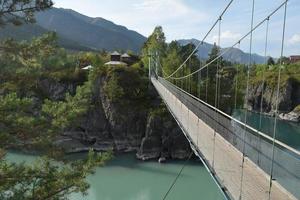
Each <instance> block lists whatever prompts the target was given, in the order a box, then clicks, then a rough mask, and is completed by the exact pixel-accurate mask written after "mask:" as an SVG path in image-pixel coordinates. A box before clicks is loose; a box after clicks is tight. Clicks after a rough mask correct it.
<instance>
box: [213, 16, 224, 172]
mask: <svg viewBox="0 0 300 200" xmlns="http://www.w3.org/2000/svg"><path fill="white" fill-rule="evenodd" d="M221 21H222V19H221V18H220V19H219V30H218V46H217V48H220V42H221ZM218 54H219V51H218ZM219 68H220V58H219V59H218V60H217V71H216V88H215V118H216V120H217V123H218V111H217V106H218V93H219V92H218V89H219V84H218V83H219V81H218V79H219ZM216 132H217V130H216V129H214V138H213V160H212V167H213V168H214V164H215V144H216Z"/></svg>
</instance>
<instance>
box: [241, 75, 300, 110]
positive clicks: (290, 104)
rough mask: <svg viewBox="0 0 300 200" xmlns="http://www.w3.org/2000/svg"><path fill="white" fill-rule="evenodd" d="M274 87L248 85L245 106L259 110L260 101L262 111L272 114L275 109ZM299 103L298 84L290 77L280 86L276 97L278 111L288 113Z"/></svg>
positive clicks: (299, 88) (299, 89)
mask: <svg viewBox="0 0 300 200" xmlns="http://www.w3.org/2000/svg"><path fill="white" fill-rule="evenodd" d="M275 88H276V87H274V86H273V87H272V86H270V85H268V84H267V83H266V84H263V83H261V84H258V85H250V87H249V97H248V101H247V105H246V107H247V108H248V109H249V110H252V111H258V112H259V111H260V107H261V101H262V111H263V112H264V113H266V114H270V115H274V112H275V110H276V102H277V100H276V96H277V92H276V89H275ZM299 104H300V85H299V83H298V82H296V81H294V80H292V79H290V80H287V82H286V83H285V84H284V85H283V86H281V87H280V93H279V98H278V111H279V113H289V112H291V111H292V110H293V109H294V108H295V107H296V106H298V105H299Z"/></svg>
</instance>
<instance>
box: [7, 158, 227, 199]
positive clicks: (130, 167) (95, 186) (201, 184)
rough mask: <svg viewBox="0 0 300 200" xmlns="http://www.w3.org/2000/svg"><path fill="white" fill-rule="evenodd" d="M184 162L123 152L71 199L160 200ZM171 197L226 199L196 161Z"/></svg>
mask: <svg viewBox="0 0 300 200" xmlns="http://www.w3.org/2000/svg"><path fill="white" fill-rule="evenodd" d="M7 158H8V160H10V161H13V162H21V161H26V162H32V161H34V160H35V159H36V157H34V156H28V155H24V154H17V153H9V154H8V156H7ZM182 164H183V162H182V161H174V162H170V163H165V164H159V163H157V162H141V161H138V160H136V159H135V158H134V155H132V154H127V155H120V156H116V157H115V158H114V159H113V160H111V161H110V162H108V163H107V165H106V166H104V167H99V168H97V169H96V173H95V174H93V175H91V176H89V177H88V182H89V183H90V185H91V188H90V189H89V191H88V196H85V197H83V196H81V195H79V194H74V195H72V196H71V199H72V200H160V199H162V197H163V195H164V194H165V192H166V191H167V190H168V187H169V186H170V184H171V182H172V181H173V180H174V178H175V177H176V175H177V173H178V171H179V170H180V168H181V167H182ZM167 199H169V200H195V199H197V200H223V199H225V198H224V197H223V195H222V193H221V191H220V190H219V188H218V187H217V185H216V184H215V182H214V181H213V179H212V177H211V176H210V175H209V173H208V172H207V171H206V169H205V167H204V166H203V165H202V164H201V163H200V162H196V161H190V162H189V163H188V165H187V166H186V168H185V169H184V171H183V173H182V175H181V177H180V178H179V179H178V181H177V183H176V185H175V187H174V188H173V190H172V192H171V193H170V195H169V196H168V198H167Z"/></svg>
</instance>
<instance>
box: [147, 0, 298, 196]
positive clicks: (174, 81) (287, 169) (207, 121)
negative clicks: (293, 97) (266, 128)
mask: <svg viewBox="0 0 300 200" xmlns="http://www.w3.org/2000/svg"><path fill="white" fill-rule="evenodd" d="M232 2H233V0H232V1H230V2H229V3H228V5H227V6H226V7H225V9H224V10H223V12H222V13H221V15H220V16H218V18H217V20H216V22H215V23H214V24H213V26H212V27H211V29H210V30H209V31H208V32H207V34H206V35H205V37H204V38H203V40H202V41H201V42H200V43H199V44H198V45H197V46H196V48H195V49H194V51H193V52H192V53H191V54H190V55H189V56H188V57H187V58H186V60H185V61H184V62H183V63H182V65H180V66H178V68H177V69H176V70H174V71H173V72H172V73H171V74H167V73H166V72H165V71H164V67H163V66H162V65H161V64H160V62H159V57H158V54H157V53H153V54H151V55H150V56H149V77H150V80H151V82H152V84H153V85H154V87H155V88H156V90H157V92H158V93H159V95H160V96H161V98H162V99H163V101H164V102H165V104H166V106H167V107H168V109H169V111H170V113H171V114H172V115H173V117H174V119H175V120H176V121H177V123H178V125H179V126H180V128H181V129H182V131H183V133H184V134H185V136H186V138H187V139H188V141H189V142H190V144H191V147H192V149H193V151H194V153H195V154H196V155H197V156H198V157H199V158H200V159H201V160H202V162H203V163H204V165H205V166H206V168H207V169H208V171H209V172H210V173H211V175H212V177H213V178H214V180H215V181H216V183H217V184H218V186H219V187H220V189H221V190H222V191H223V193H224V195H225V197H226V198H227V199H235V200H238V199H239V200H242V199H245V200H246V199H247V200H265V199H268V200H269V199H274V200H277V199H278V200H288V199H300V152H299V151H298V150H296V149H294V148H292V147H290V146H288V145H287V144H284V143H283V142H281V141H278V140H277V139H276V130H277V127H276V126H277V120H278V119H277V115H275V117H274V127H273V134H272V136H270V135H267V134H265V133H263V132H261V131H260V130H257V129H255V128H253V127H251V126H249V125H248V124H247V114H248V112H247V109H246V111H245V116H244V120H243V121H241V120H238V119H235V118H234V117H232V116H231V115H229V114H228V113H226V112H225V111H224V110H222V109H221V108H220V99H221V98H222V97H221V94H222V93H221V91H220V90H221V88H222V87H221V86H220V85H222V83H221V78H220V70H219V67H220V62H219V60H220V58H221V56H223V55H224V54H226V53H228V52H230V50H231V49H232V48H234V47H236V46H239V45H240V43H241V42H243V40H245V39H246V38H248V37H249V38H250V40H249V41H250V42H249V52H250V54H249V55H250V56H249V63H248V65H247V76H246V77H247V80H246V82H247V85H246V88H245V90H246V91H245V93H244V96H245V97H244V99H245V101H247V99H248V95H249V91H248V90H249V84H250V83H249V82H250V80H249V79H250V75H249V74H250V69H251V67H252V65H253V63H252V37H253V32H254V31H255V30H256V29H257V28H259V27H261V26H263V25H265V26H266V34H265V36H266V39H265V57H266V55H267V49H268V35H269V21H270V19H271V18H272V16H273V15H274V14H275V13H277V12H278V11H279V10H283V13H284V15H283V26H282V41H281V57H282V56H283V55H284V54H283V51H284V37H285V29H286V14H287V5H288V1H287V0H286V1H283V2H282V4H280V5H278V7H277V8H276V9H275V10H273V11H272V12H270V13H268V15H267V16H266V17H265V18H264V19H262V20H261V21H260V22H259V23H258V24H256V25H255V24H254V22H253V21H254V20H253V18H254V15H255V0H253V1H252V2H253V4H252V16H251V25H250V28H249V32H247V33H246V34H245V35H244V36H242V37H241V38H240V39H239V40H238V41H236V43H234V44H233V45H232V46H231V47H230V48H227V49H226V50H225V51H223V52H219V55H218V56H217V57H216V58H215V59H214V60H212V61H211V62H209V63H207V64H205V65H203V66H199V68H198V69H196V70H195V71H191V70H189V71H188V74H184V73H183V72H184V69H185V68H187V67H188V65H187V63H189V60H190V59H191V57H192V56H193V55H194V54H195V52H196V51H197V49H198V47H200V45H202V44H203V42H204V41H205V40H206V38H207V37H208V35H209V34H210V33H211V31H212V30H213V29H214V28H218V32H219V37H218V46H220V40H221V37H220V33H221V22H222V20H223V19H222V17H223V15H224V14H225V13H226V12H228V10H229V8H230V6H231V4H232ZM247 41H248V40H247ZM216 62H217V65H216V67H217V69H216V70H215V74H213V76H214V77H215V79H214V81H215V83H214V85H213V87H214V88H215V91H207V90H208V86H207V85H206V86H205V87H204V89H203V88H201V83H202V81H203V80H202V79H204V78H205V77H204V78H203V77H202V75H201V72H202V71H203V70H206V76H207V77H206V79H208V76H209V74H208V68H209V67H211V64H212V63H216ZM280 65H281V66H283V65H284V63H283V62H282V61H281V63H280ZM204 74H205V73H204ZM263 78H264V76H263ZM280 79H281V68H280V67H279V69H278V77H277V88H276V99H277V101H276V104H277V105H276V110H275V113H276V112H277V111H278V96H279V92H280V81H281V80H280ZM191 80H196V83H197V84H198V85H197V87H196V90H199V92H198V91H196V92H195V90H194V91H193V90H192V89H191V88H192V86H191ZM206 84H208V83H207V82H206ZM232 84H236V86H235V88H237V84H238V82H237V81H235V82H233V83H232ZM200 89H201V90H206V91H205V93H204V95H202V96H201V92H200ZM209 92H213V93H215V96H214V98H215V99H214V103H211V102H209V101H208V100H207V95H208V93H209ZM205 94H206V95H205ZM233 98H235V104H236V101H237V100H236V98H237V95H236V94H235V95H233ZM261 101H262V100H261ZM261 106H262V102H261Z"/></svg>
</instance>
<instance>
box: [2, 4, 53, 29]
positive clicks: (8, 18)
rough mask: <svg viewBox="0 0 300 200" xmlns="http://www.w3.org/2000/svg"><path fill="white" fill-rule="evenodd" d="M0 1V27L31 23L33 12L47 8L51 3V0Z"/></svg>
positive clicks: (33, 20)
mask: <svg viewBox="0 0 300 200" xmlns="http://www.w3.org/2000/svg"><path fill="white" fill-rule="evenodd" d="M0 3H1V10H0V27H1V26H4V25H7V24H14V25H21V24H23V23H33V22H35V19H34V12H36V11H43V10H46V9H49V8H51V7H52V5H53V2H52V1H51V0H13V1H8V0H2V1H0Z"/></svg>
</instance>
